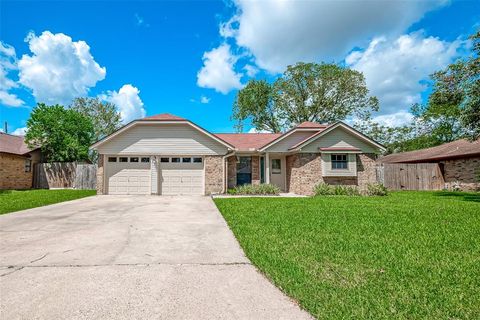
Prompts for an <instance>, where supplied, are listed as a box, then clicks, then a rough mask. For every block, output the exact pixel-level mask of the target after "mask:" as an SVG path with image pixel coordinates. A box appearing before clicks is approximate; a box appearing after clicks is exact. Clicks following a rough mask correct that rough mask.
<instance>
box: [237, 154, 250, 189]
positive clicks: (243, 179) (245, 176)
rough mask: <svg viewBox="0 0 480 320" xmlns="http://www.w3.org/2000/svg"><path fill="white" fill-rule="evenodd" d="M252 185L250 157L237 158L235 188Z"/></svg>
mask: <svg viewBox="0 0 480 320" xmlns="http://www.w3.org/2000/svg"><path fill="white" fill-rule="evenodd" d="M251 183H252V157H239V158H238V161H237V186H241V185H244V184H251Z"/></svg>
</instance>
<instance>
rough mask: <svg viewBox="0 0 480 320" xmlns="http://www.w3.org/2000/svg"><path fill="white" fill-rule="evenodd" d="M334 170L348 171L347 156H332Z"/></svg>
mask: <svg viewBox="0 0 480 320" xmlns="http://www.w3.org/2000/svg"><path fill="white" fill-rule="evenodd" d="M331 157H332V158H331V160H332V170H337V169H340V170H341V169H348V158H347V155H346V154H332V155H331Z"/></svg>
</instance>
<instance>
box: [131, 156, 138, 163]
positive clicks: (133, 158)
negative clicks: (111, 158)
mask: <svg viewBox="0 0 480 320" xmlns="http://www.w3.org/2000/svg"><path fill="white" fill-rule="evenodd" d="M130 162H138V157H132V158H130Z"/></svg>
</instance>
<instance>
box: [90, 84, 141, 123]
mask: <svg viewBox="0 0 480 320" xmlns="http://www.w3.org/2000/svg"><path fill="white" fill-rule="evenodd" d="M139 94H140V90H138V88H136V87H134V86H132V85H131V84H125V85H123V86H122V87H121V88H120V90H118V91H108V92H107V93H106V94H102V95H100V99H102V100H105V101H108V102H111V103H113V104H115V105H116V106H117V108H118V111H119V112H120V115H121V117H122V121H123V123H128V122H130V121H132V120H135V119H138V118H143V117H145V114H146V112H145V108H144V107H143V102H142V99H140V96H139Z"/></svg>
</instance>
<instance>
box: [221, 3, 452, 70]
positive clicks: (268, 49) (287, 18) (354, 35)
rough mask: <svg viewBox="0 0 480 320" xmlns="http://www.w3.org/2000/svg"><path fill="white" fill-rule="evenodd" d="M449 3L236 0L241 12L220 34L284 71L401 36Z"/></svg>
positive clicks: (259, 61)
mask: <svg viewBox="0 0 480 320" xmlns="http://www.w3.org/2000/svg"><path fill="white" fill-rule="evenodd" d="M447 2H448V1H446V0H428V1H359V0H352V1H285V0H265V1H251V0H234V4H235V5H236V8H237V14H236V15H235V16H234V17H233V18H232V19H230V20H229V21H228V22H226V23H223V24H221V25H220V34H221V36H223V37H226V38H234V39H235V41H236V44H237V45H238V46H240V47H244V48H247V49H248V50H249V51H250V52H251V54H253V56H254V57H255V60H256V64H257V65H258V66H259V67H261V68H263V69H265V70H268V71H270V72H281V71H283V70H284V68H285V67H286V66H287V65H289V64H294V63H296V62H298V61H319V60H325V61H332V59H333V60H341V59H343V57H344V56H345V55H346V54H347V53H348V52H349V51H350V50H351V48H354V47H356V46H360V47H363V46H364V45H365V41H366V40H367V39H369V38H372V37H374V36H377V35H378V34H379V33H380V32H381V34H383V35H387V36H393V35H399V34H401V33H402V32H404V30H405V29H406V28H408V27H409V26H410V25H411V24H412V23H414V22H415V21H418V20H419V19H420V18H421V17H422V16H423V15H424V13H425V12H427V11H429V10H432V9H434V8H437V7H439V6H441V5H443V4H445V3H447Z"/></svg>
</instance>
